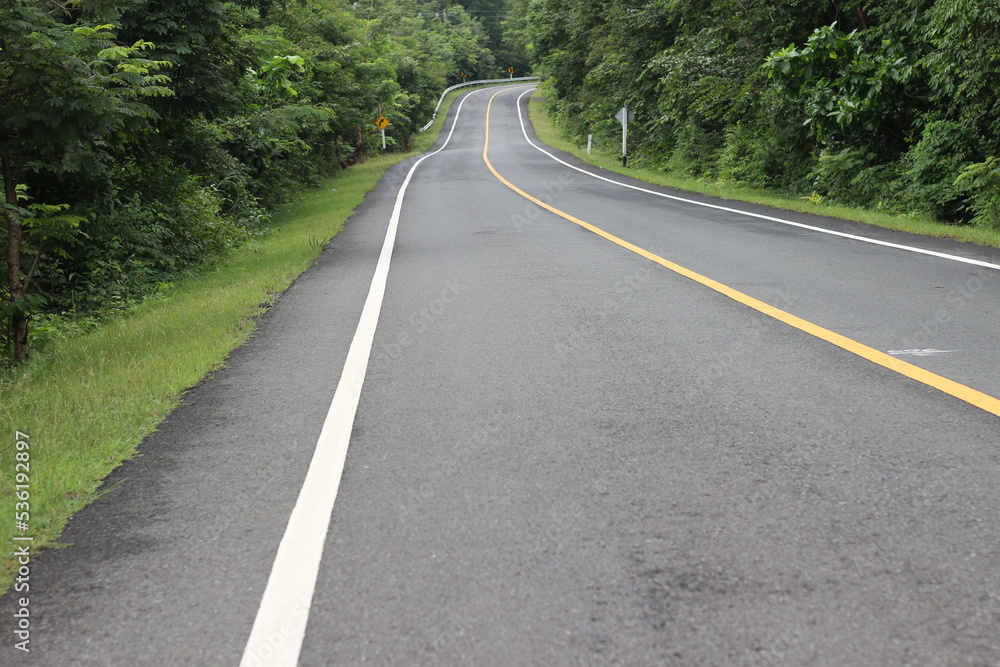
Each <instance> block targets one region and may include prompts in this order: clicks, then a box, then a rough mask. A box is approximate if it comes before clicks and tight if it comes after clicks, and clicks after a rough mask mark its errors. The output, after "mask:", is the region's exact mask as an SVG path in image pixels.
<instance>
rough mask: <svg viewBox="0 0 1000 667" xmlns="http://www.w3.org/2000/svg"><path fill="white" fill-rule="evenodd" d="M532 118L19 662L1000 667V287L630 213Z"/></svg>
mask: <svg viewBox="0 0 1000 667" xmlns="http://www.w3.org/2000/svg"><path fill="white" fill-rule="evenodd" d="M527 90H528V88H527V87H525V86H513V87H509V88H504V89H501V90H499V92H498V91H496V90H481V91H476V92H473V93H470V94H467V95H466V96H464V97H463V98H462V103H461V106H460V111H458V108H459V105H458V104H456V105H455V106H454V107H453V111H452V112H451V117H450V118H449V119H448V122H447V123H446V127H447V128H451V129H452V133H451V134H450V135H448V136H447V137H442V140H441V142H440V143H439V146H438V148H439V149H440V150H439V152H437V153H434V154H431V155H429V156H425V157H424V158H422V162H420V164H419V166H416V168H415V169H414V165H415V163H416V162H417V160H410V161H408V162H406V163H403V164H401V165H398V166H397V167H396V168H394V169H393V170H392V171H391V172H390V173H389V174H388V175H387V176H386V178H385V179H383V182H382V183H381V184H380V186H379V187H378V188H377V189H376V190H375V191H374V192H373V193H372V194H371V195H370V196H369V197H368V200H367V201H366V203H365V204H364V205H363V206H362V207H361V208H360V209H359V210H358V211H357V212H356V213H355V215H354V217H353V218H352V219H351V221H350V222H349V223H348V225H347V226H346V228H345V230H344V231H343V232H342V233H340V234H339V235H338V236H337V237H336V238H335V239H334V241H333V242H332V243H331V246H330V247H329V249H328V250H327V251H326V252H325V253H324V255H323V256H322V258H321V259H320V261H319V262H318V263H317V265H316V266H314V267H313V268H312V269H310V270H309V271H308V272H307V273H306V274H304V275H303V276H302V278H301V279H300V280H299V281H297V282H296V284H295V285H294V286H293V287H292V289H291V290H289V292H288V293H287V294H286V295H284V296H283V297H282V299H281V300H280V301H279V302H278V304H277V305H276V306H275V307H274V308H272V309H271V311H270V312H269V313H268V315H267V316H266V317H265V319H264V321H263V322H262V325H261V327H260V330H259V333H258V334H257V335H256V336H255V337H254V339H253V340H252V341H251V342H250V343H249V344H248V345H246V346H245V347H243V348H241V349H240V350H238V351H236V352H235V353H234V354H233V355H232V356H231V358H230V360H229V362H228V364H227V368H226V369H224V370H222V371H220V372H218V373H216V374H215V375H214V377H213V378H212V379H209V380H206V381H205V382H203V383H201V384H200V385H199V386H198V387H196V388H195V389H194V390H192V391H191V392H190V394H189V396H188V398H187V401H186V404H185V405H184V406H182V407H181V408H179V409H178V410H177V411H176V412H175V413H173V414H172V415H171V416H170V418H169V419H168V420H167V421H166V422H165V423H164V425H163V427H162V428H161V430H160V431H159V432H158V433H157V434H155V435H154V436H152V437H150V438H149V439H148V440H147V441H146V442H145V443H143V446H142V448H141V451H140V453H141V456H139V457H137V458H136V459H135V460H133V461H130V462H128V463H127V464H125V465H123V466H122V467H121V468H120V469H119V470H118V471H116V473H115V474H114V475H113V477H112V479H111V480H109V486H110V485H112V484H116V483H117V484H118V485H117V486H114V487H113V489H112V490H111V491H109V492H108V493H107V494H106V495H105V496H104V497H103V498H102V499H101V500H100V501H98V502H97V503H95V504H94V505H92V506H91V507H89V508H88V509H87V510H85V511H84V512H82V513H81V514H79V515H78V516H77V517H76V518H74V520H73V521H72V522H71V524H70V527H69V528H68V530H67V533H66V535H65V536H64V538H63V541H65V542H69V543H72V544H73V545H74V546H72V547H69V548H66V549H62V550H58V551H53V552H49V553H46V554H43V555H42V557H40V558H39V559H38V561H37V562H36V563H35V565H34V566H33V569H32V589H31V592H32V600H31V614H32V638H31V653H30V654H27V655H26V654H24V653H22V652H20V651H17V650H16V649H14V647H13V644H14V641H13V640H12V639H10V637H11V636H12V632H13V626H12V624H11V617H12V613H13V610H14V606H13V605H14V602H13V600H12V599H11V596H7V597H6V598H5V599H3V600H0V619H2V620H0V628H3V630H4V632H3V635H4V636H5V637H6V638H7V639H5V640H4V643H3V646H0V664H3V665H20V664H25V665H27V664H31V665H73V666H74V667H76V666H81V667H82V666H87V665H129V666H131V665H168V664H169V665H184V664H189V665H237V664H240V663H241V661H242V664H244V665H279V664H281V665H290V664H296V662H298V664H301V665H349V664H356V663H361V662H365V661H367V662H370V663H373V664H441V665H458V664H463V665H465V664H471V665H535V664H555V665H561V664H567V665H577V664H595V665H596V664H642V665H665V664H670V665H732V664H746V665H807V664H816V665H860V664H871V665H875V664H878V665H923V664H926V665H937V664H972V665H989V664H998V663H1000V632H998V628H1000V547H998V546H997V545H998V544H1000V444H998V443H1000V438H998V433H1000V422H998V420H997V415H998V414H1000V407H998V406H1000V401H998V400H997V398H996V397H998V396H1000V378H998V376H997V373H996V367H997V360H998V355H1000V353H998V349H997V338H998V333H997V320H996V315H995V314H996V313H997V312H1000V296H998V294H1000V291H998V289H997V286H998V285H1000V256H998V253H997V252H996V251H994V250H989V249H981V248H976V247H971V246H966V245H963V244H958V243H952V242H948V241H940V240H933V239H926V238H921V237H914V236H910V235H906V234H900V233H896V232H890V231H885V230H879V229H872V228H869V227H866V226H863V225H855V224H853V223H846V222H843V221H836V220H830V219H824V218H821V217H816V216H807V215H804V214H796V213H789V212H784V211H780V212H779V211H774V210H771V209H765V208H764V207H756V206H752V205H744V204H738V203H736V204H734V203H732V202H723V201H719V200H712V199H711V198H707V197H701V196H698V195H690V194H686V193H678V192H671V191H667V190H665V189H660V188H656V187H652V186H647V185H643V184H641V183H637V182H633V181H631V180H629V179H627V178H626V177H622V176H617V175H611V174H607V173H601V174H598V175H599V176H602V177H605V178H610V179H611V180H614V181H618V183H612V182H609V181H608V180H601V179H598V178H595V177H594V176H592V175H589V174H588V173H584V172H585V171H593V170H592V168H589V167H583V165H581V164H580V163H579V162H578V161H577V160H575V159H574V158H571V157H568V156H566V155H564V154H559V153H556V152H555V151H553V150H552V149H549V148H547V147H544V146H542V145H541V144H540V142H539V141H538V140H537V138H535V137H534V134H533V132H532V131H531V129H530V127H525V126H524V118H525V113H524V104H525V99H526V98H525V96H524V93H525V92H526V91H527ZM487 131H488V150H486V151H484V147H485V141H486V137H487ZM445 142H447V143H445ZM533 144H534V145H533ZM546 151H547V152H548V153H547V152H546ZM554 158H558V160H561V161H562V162H560V161H557V160H556V159H554ZM581 168H582V169H583V170H582V171H581V170H580V169H581ZM622 184H625V185H629V186H632V187H624V186H623V185H622ZM404 186H405V189H404ZM637 188H638V189H637ZM401 191H402V194H400V193H401ZM662 195H668V196H669V197H673V198H669V197H664V196H662ZM394 208H395V213H394ZM747 213H749V214H751V215H747ZM824 230H825V231H824ZM827 231H828V232H834V233H833V234H830V233H825V232H827ZM387 239H388V241H387ZM870 241H876V243H872V242H870ZM380 258H381V259H380ZM383 284H384V289H383ZM359 323H360V326H359ZM376 325H377V326H376ZM331 401H333V403H331ZM331 406H332V407H331ZM341 468H342V474H341ZM334 501H335V504H333V506H332V513H331V511H330V504H332V503H334ZM290 517H292V520H291V521H290ZM276 557H277V558H276ZM269 582H270V585H269Z"/></svg>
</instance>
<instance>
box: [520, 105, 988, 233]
mask: <svg viewBox="0 0 1000 667" xmlns="http://www.w3.org/2000/svg"><path fill="white" fill-rule="evenodd" d="M543 94H544V93H538V92H536V93H535V94H534V95H533V96H532V98H531V100H530V104H529V108H530V116H531V122H532V124H533V125H534V127H535V132H536V134H538V138H539V139H541V140H542V141H543V142H545V143H546V144H548V145H550V146H553V147H555V148H558V149H559V150H562V151H565V152H567V153H570V154H571V155H575V156H577V157H579V158H580V159H582V160H584V161H586V162H588V163H589V164H591V165H594V166H595V167H600V168H602V169H606V170H608V171H613V172H617V173H620V174H627V175H629V176H631V177H633V178H637V179H639V180H642V181H646V182H647V183H654V184H656V185H662V186H665V187H670V188H677V189H679V190H686V191H688V192H697V193H700V194H706V195H711V196H714V197H720V198H722V199H732V200H737V201H745V202H751V203H754V204H764V205H766V206H773V207H775V208H780V209H785V210H790V211H801V212H804V213H815V214H817V215H824V216H828V217H831V218H839V219H842V220H853V221H856V222H863V223H866V224H869V225H875V226H877V227H885V228H887V229H895V230H898V231H904V232H911V233H914V234H921V235H923V236H932V237H936V238H946V239H954V240H956V241H964V242H966V243H975V244H978V245H985V246H992V247H995V248H1000V230H997V229H990V228H984V227H972V226H967V225H948V224H945V223H942V222H938V221H936V220H934V219H933V218H930V217H927V216H917V215H894V214H890V213H883V212H880V211H871V210H868V209H860V208H852V207H849V206H840V205H836V204H828V203H826V202H820V203H812V202H810V201H808V200H807V199H803V198H796V197H791V196H788V195H785V194H781V193H777V192H773V191H769V190H760V189H754V188H747V187H741V186H738V185H733V184H729V183H712V182H706V181H702V180H698V179H694V178H686V177H683V176H678V175H676V174H670V173H667V172H664V171H660V170H657V169H645V168H632V167H628V168H625V167H622V165H621V157H620V156H619V155H611V154H608V153H601V152H599V151H596V150H595V151H594V152H593V153H592V154H591V155H587V151H586V149H585V148H582V147H580V146H579V145H577V144H576V143H574V142H572V141H568V140H566V139H565V138H564V136H563V135H562V133H561V132H560V131H559V128H558V127H556V125H555V123H554V122H553V121H552V119H551V118H550V117H549V115H548V114H547V113H546V110H545V103H544V100H543V98H542V97H541V95H543Z"/></svg>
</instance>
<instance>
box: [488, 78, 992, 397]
mask: <svg viewBox="0 0 1000 667" xmlns="http://www.w3.org/2000/svg"><path fill="white" fill-rule="evenodd" d="M501 92H504V91H502V90H501V91H497V92H496V93H494V94H493V96H492V97H490V101H489V103H488V104H487V105H486V141H485V143H484V145H483V162H485V163H486V166H487V168H489V170H490V171H491V172H492V173H493V175H494V176H496V177H497V179H498V180H499V181H500V182H501V183H503V184H504V185H506V186H507V187H508V188H510V189H511V190H513V191H514V192H516V193H517V194H519V195H521V196H522V197H524V198H525V199H527V200H528V201H530V202H532V203H534V204H537V205H538V206H541V207H542V208H544V209H545V210H547V211H551V212H552V213H555V214H556V215H558V216H559V217H561V218H564V219H566V220H569V221H570V222H572V223H573V224H576V225H580V226H581V227H583V228H584V229H588V230H590V231H592V232H593V233H595V234H597V235H598V236H601V237H604V238H605V239H607V240H609V241H611V242H612V243H615V244H617V245H620V246H621V247H622V248H625V249H626V250H630V251H632V252H634V253H635V254H637V255H641V256H642V257H645V258H646V259H648V260H650V261H652V262H656V263H657V264H659V265H660V266H662V267H664V268H667V269H670V270H671V271H673V272H674V273H678V274H680V275H682V276H684V277H685V278H690V279H691V280H693V281H695V282H697V283H700V284H702V285H704V286H705V287H708V288H710V289H713V290H715V291H716V292H719V293H720V294H725V295H726V296H728V297H729V298H730V299H733V300H734V301H738V302H739V303H742V304H743V305H745V306H749V307H750V308H753V309H754V310H757V311H760V312H761V313H764V314H765V315H767V316H769V317H773V318H774V319H776V320H779V321H781V322H784V323H785V324H788V325H789V326H793V327H795V328H796V329H799V330H800V331H804V332H805V333H807V334H809V335H811V336H815V337H816V338H819V339H821V340H825V341H826V342H828V343H832V344H833V345H836V346H837V347H839V348H842V349H844V350H847V351H848V352H851V353H853V354H856V355H858V356H859V357H862V358H864V359H867V360H868V361H871V362H873V363H876V364H878V365H879V366H883V367H885V368H888V369H889V370H891V371H895V372H897V373H899V374H900V375H905V376H906V377H908V378H910V379H913V380H916V381H917V382H921V383H923V384H925V385H927V386H929V387H933V388H934V389H937V390H939V391H942V392H944V393H946V394H948V395H950V396H954V397H955V398H958V399H960V400H963V401H965V402H966V403H969V404H971V405H974V406H976V407H977V408H981V409H983V410H985V411H986V412H989V413H991V414H994V415H997V416H1000V399H997V398H996V397H994V396H990V395H989V394H984V393H983V392H981V391H978V390H976V389H973V388H972V387H967V386H965V385H964V384H960V383H958V382H955V381H954V380H949V379H948V378H946V377H942V376H940V375H937V374H936V373H931V372H930V371H928V370H925V369H923V368H920V367H919V366H914V365H913V364H910V363H907V362H905V361H903V360H901V359H897V358H896V357H893V356H892V355H889V354H886V353H885V352H882V351H880V350H876V349H875V348H872V347H868V346H867V345H863V344H861V343H859V342H857V341H856V340H853V339H851V338H847V337H846V336H842V335H840V334H838V333H836V332H833V331H830V330H829V329H824V328H823V327H821V326H819V325H816V324H813V323H812V322H809V321H808V320H804V319H802V318H801V317H797V316H795V315H792V314H791V313H788V312H785V311H784V310H781V309H780V308H776V307H774V306H772V305H770V304H768V303H764V302H763V301H760V300H759V299H755V298H753V297H752V296H750V295H748V294H744V293H743V292H740V291H739V290H735V289H733V288H732V287H729V286H727V285H723V284H722V283H720V282H718V281H716V280H712V279H711V278H708V277H706V276H703V275H701V274H700V273H695V272H694V271H691V270H690V269H686V268H684V267H683V266H681V265H679V264H675V263H674V262H671V261H670V260H667V259H664V258H662V257H660V256H659V255H655V254H653V253H651V252H649V251H648V250H645V249H643V248H640V247H639V246H637V245H635V244H633V243H629V242H628V241H625V240H624V239H621V238H619V237H617V236H615V235H614V234H611V233H609V232H606V231H604V230H603V229H601V228H600V227H596V226H594V225H592V224H590V223H589V222H585V221H584V220H581V219H579V218H577V217H574V216H572V215H570V214H569V213H566V212H564V211H560V210H559V209H557V208H555V207H554V206H550V205H549V204H546V203H545V202H543V201H542V200H540V199H538V198H537V197H533V196H531V195H530V194H528V193H527V192H525V191H524V190H522V189H521V188H519V187H517V186H516V185H514V184H513V183H511V182H510V181H508V180H507V179H506V178H504V177H503V176H502V175H501V174H500V172H498V171H497V170H496V168H495V167H494V166H493V164H492V163H491V162H490V158H489V148H490V111H491V110H492V108H493V100H494V99H495V98H496V96H497V95H499V94H500V93H501Z"/></svg>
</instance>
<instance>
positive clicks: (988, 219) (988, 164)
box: [955, 157, 1000, 229]
mask: <svg viewBox="0 0 1000 667" xmlns="http://www.w3.org/2000/svg"><path fill="white" fill-rule="evenodd" d="M955 187H956V188H957V189H958V190H959V191H961V192H963V193H965V194H966V195H967V196H968V199H969V204H968V208H967V210H968V212H969V213H970V214H971V215H972V223H973V224H975V225H979V226H981V227H993V228H997V229H1000V160H998V159H997V158H995V157H990V158H989V159H987V160H986V161H985V162H978V163H976V164H972V165H969V166H968V167H966V168H965V169H964V170H963V171H962V173H961V174H960V175H959V177H958V178H957V179H955Z"/></svg>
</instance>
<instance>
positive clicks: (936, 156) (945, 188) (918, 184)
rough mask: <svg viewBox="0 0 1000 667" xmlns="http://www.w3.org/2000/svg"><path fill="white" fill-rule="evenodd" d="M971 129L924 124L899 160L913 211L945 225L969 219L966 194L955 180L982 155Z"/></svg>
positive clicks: (955, 124)
mask: <svg viewBox="0 0 1000 667" xmlns="http://www.w3.org/2000/svg"><path fill="white" fill-rule="evenodd" d="M976 137H977V135H976V131H975V128H973V127H971V126H969V125H966V124H965V123H958V122H953V121H935V122H932V123H928V124H927V126H926V127H925V128H924V130H923V133H922V134H921V138H920V141H919V142H917V143H916V144H915V145H914V146H913V147H912V148H911V149H910V150H909V151H908V152H907V153H906V155H905V156H904V157H903V165H904V167H905V170H906V174H905V175H906V178H907V180H908V185H907V187H906V197H907V200H908V202H909V203H910V204H911V205H912V206H913V207H914V208H915V209H917V210H919V211H923V212H925V213H930V214H932V215H935V216H937V217H938V218H941V219H942V220H945V221H948V222H967V221H968V220H969V219H970V217H971V216H970V215H969V202H968V197H967V193H966V192H965V191H964V190H963V188H962V187H961V186H959V185H956V179H957V178H958V177H959V176H960V175H961V174H962V170H963V169H964V168H965V167H966V166H968V165H969V164H970V163H973V162H981V161H982V160H983V159H984V158H985V156H984V155H982V153H981V149H980V148H979V142H978V141H977V138H976Z"/></svg>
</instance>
